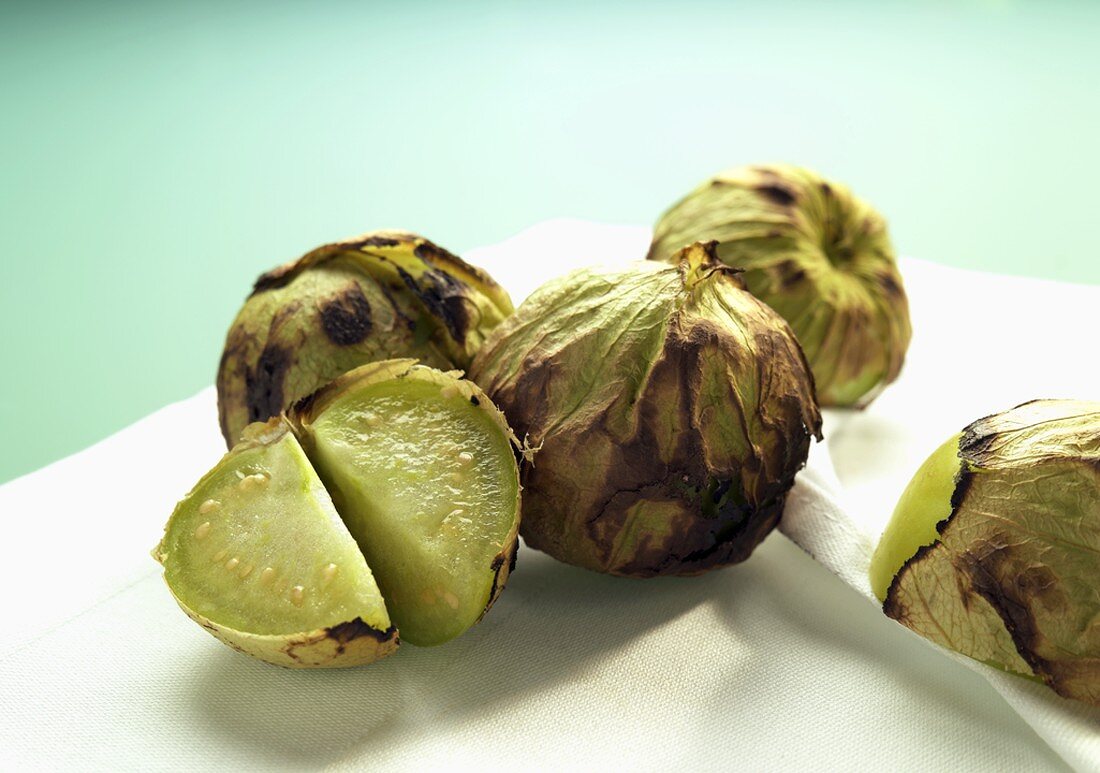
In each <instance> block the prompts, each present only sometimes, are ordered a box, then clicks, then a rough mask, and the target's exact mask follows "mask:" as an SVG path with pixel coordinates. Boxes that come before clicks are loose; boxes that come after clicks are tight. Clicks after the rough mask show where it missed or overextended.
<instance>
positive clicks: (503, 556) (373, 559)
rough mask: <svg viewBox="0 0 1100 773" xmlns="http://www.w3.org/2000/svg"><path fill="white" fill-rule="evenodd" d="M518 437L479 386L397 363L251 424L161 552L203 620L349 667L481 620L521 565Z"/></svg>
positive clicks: (248, 639) (175, 589)
mask: <svg viewBox="0 0 1100 773" xmlns="http://www.w3.org/2000/svg"><path fill="white" fill-rule="evenodd" d="M513 442H514V436H513V434H512V432H511V430H510V429H509V428H508V425H507V424H506V423H505V421H504V418H503V416H502V415H501V413H500V412H499V411H498V410H497V409H496V407H495V406H493V404H492V403H491V402H490V401H489V399H488V398H487V397H486V396H485V395H484V394H483V393H482V392H481V390H479V389H478V388H477V387H476V386H475V385H474V384H472V383H470V382H468V381H464V380H462V379H461V378H459V377H458V375H457V374H455V373H443V372H441V371H438V370H434V369H432V368H428V367H423V366H418V365H416V364H415V361H413V360H389V361H385V362H380V363H372V364H369V365H364V366H361V367H360V368H357V369H355V370H353V371H351V372H349V373H348V374H346V375H345V376H343V377H341V378H339V379H337V380H336V381H334V382H332V383H331V384H329V385H328V386H327V387H325V388H323V389H321V390H319V391H318V392H316V393H314V394H313V395H311V396H309V397H307V398H306V399H305V400H303V401H301V402H300V403H299V404H298V405H297V406H295V408H294V409H292V410H291V411H290V413H289V414H288V415H287V416H286V417H280V418H277V419H273V420H271V421H270V422H268V423H266V424H254V425H251V426H250V427H249V428H248V429H247V430H246V432H245V435H244V439H243V440H242V442H241V443H239V444H238V445H237V446H235V447H234V448H233V450H232V451H230V452H229V453H228V454H226V456H225V457H224V458H223V459H222V460H221V462H219V464H218V465H217V466H216V467H215V468H214V469H213V470H212V471H211V472H209V473H208V474H207V475H206V476H205V477H204V478H203V479H202V480H201V481H199V483H198V485H196V487H195V488H194V490H192V492H191V493H190V494H188V495H187V496H186V497H185V498H184V499H183V500H182V501H181V502H180V503H179V505H178V506H177V507H176V510H175V512H174V513H173V514H172V517H171V518H170V519H169V522H168V525H167V527H166V529H165V536H164V539H163V540H162V542H161V544H160V545H159V546H158V547H157V549H156V550H155V551H154V556H155V557H156V558H157V560H159V561H160V562H161V563H163V564H164V566H165V580H166V581H167V583H168V586H169V588H170V589H171V591H172V594H173V595H174V596H175V598H176V600H177V601H178V602H179V604H180V606H181V607H183V609H184V611H185V612H187V614H188V615H190V616H191V617H192V618H193V619H194V620H195V621H196V622H198V623H199V624H200V625H202V626H203V627H204V628H206V629H207V630H209V631H210V632H211V633H213V634H214V635H215V636H217V637H218V638H219V639H221V640H222V641H224V642H226V643H227V644H229V645H230V646H232V647H234V648H235V649H237V650H239V651H242V652H245V653H246V654H249V655H253V656H255V657H258V658H260V659H262V660H266V661H268V662H271V663H275V664H278V665H284V666H302V667H304V666H350V665H358V664H362V663H368V662H370V661H372V660H376V659H378V658H380V657H384V656H385V655H388V654H389V653H390V652H392V651H393V650H394V649H396V647H397V644H398V635H399V634H400V637H401V638H402V639H405V640H407V641H410V642H412V643H414V644H419V645H434V644H441V643H443V642H445V641H448V640H449V639H452V638H454V637H455V636H458V635H459V634H461V633H462V632H463V631H465V630H466V629H467V628H469V627H470V626H471V625H473V624H474V623H476V622H477V621H478V620H479V619H480V618H481V616H482V615H484V613H485V611H486V610H487V609H488V608H489V606H490V605H491V604H492V603H493V601H494V600H495V599H496V597H497V596H498V595H499V593H500V592H501V590H502V589H503V587H504V583H505V581H506V580H507V577H508V574H509V572H510V571H511V568H512V566H513V564H514V561H515V551H516V547H517V532H518V528H519V472H518V468H517V465H516V460H515V454H514V451H513Z"/></svg>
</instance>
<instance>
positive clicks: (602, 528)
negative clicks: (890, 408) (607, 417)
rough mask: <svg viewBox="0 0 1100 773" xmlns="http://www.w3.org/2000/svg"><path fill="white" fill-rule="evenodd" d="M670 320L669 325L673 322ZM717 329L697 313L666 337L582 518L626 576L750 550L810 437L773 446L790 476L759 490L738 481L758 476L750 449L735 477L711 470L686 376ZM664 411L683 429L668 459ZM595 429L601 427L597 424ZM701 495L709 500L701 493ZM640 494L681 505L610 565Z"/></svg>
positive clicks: (771, 522) (736, 557) (674, 570)
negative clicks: (627, 432) (633, 427)
mask: <svg viewBox="0 0 1100 773" xmlns="http://www.w3.org/2000/svg"><path fill="white" fill-rule="evenodd" d="M672 327H673V330H674V331H675V330H676V326H675V325H674V326H672ZM723 335H728V334H727V333H725V332H724V331H723V330H721V329H720V328H719V327H718V326H717V325H713V324H711V323H707V322H702V321H698V320H697V321H696V322H695V323H694V324H692V325H691V326H689V327H688V328H687V329H686V330H685V331H681V332H679V333H677V332H673V333H672V334H671V335H670V338H669V341H668V343H667V344H666V348H665V352H664V354H663V356H662V358H661V359H660V360H659V361H658V362H657V363H656V364H655V365H654V368H653V371H652V374H651V376H650V380H649V384H648V385H647V388H646V392H645V395H643V397H642V399H641V400H640V401H639V403H638V404H637V408H636V409H637V410H638V412H639V414H640V415H639V420H638V422H637V427H638V430H637V432H636V434H635V436H634V437H633V438H630V439H629V440H627V441H626V442H624V443H621V444H620V446H619V448H618V449H616V451H615V452H614V453H616V454H617V455H619V456H620V458H618V459H617V460H616V461H615V462H614V463H613V464H612V465H611V469H612V470H613V471H614V474H613V475H610V476H609V477H608V478H607V479H606V480H605V481H604V491H605V496H604V497H603V498H602V499H597V500H595V501H594V502H593V506H592V507H591V508H590V510H589V511H588V513H587V516H586V519H585V529H586V531H587V532H588V535H589V537H590V539H591V541H592V543H593V544H594V545H596V546H598V548H599V550H600V552H601V556H600V560H601V562H602V565H603V568H604V569H605V571H609V572H611V573H614V574H621V575H626V576H632V577H653V576H657V575H668V574H675V575H695V574H701V573H703V572H706V571H708V570H710V569H713V568H715V567H718V566H724V565H727V564H731V563H736V562H739V561H743V560H744V559H746V558H748V556H749V555H750V554H751V553H752V551H753V550H754V549H755V548H756V546H757V545H758V544H759V543H760V541H761V540H763V539H764V537H766V536H767V535H768V533H769V532H770V531H771V530H772V529H773V528H774V527H775V526H776V524H777V523H778V521H779V518H780V515H781V514H782V512H783V503H784V499H785V494H786V491H787V490H788V489H789V488H790V487H791V485H793V483H794V474H795V472H796V471H797V469H798V468H799V467H800V466H801V464H792V463H791V461H790V460H792V459H805V456H806V453H807V451H808V448H809V438H810V435H809V432H805V431H803V432H802V433H800V436H799V437H798V439H797V440H796V441H795V443H796V445H799V446H800V448H797V449H795V448H786V447H784V448H781V449H776V453H777V454H778V456H779V457H780V458H778V459H775V460H774V466H775V468H776V469H783V470H785V471H786V474H785V475H783V476H781V477H780V478H779V479H777V480H776V481H774V482H772V483H769V484H767V485H764V486H761V487H759V488H758V489H757V490H755V491H744V490H742V481H744V480H748V479H756V478H758V477H759V473H760V470H761V467H762V466H763V464H764V462H763V460H761V459H758V458H756V457H752V456H750V457H748V458H745V459H742V460H740V469H739V470H738V472H737V475H738V477H737V478H736V479H731V478H730V477H729V476H728V475H726V476H717V478H716V474H715V471H713V470H710V469H708V467H707V464H706V461H705V459H706V454H705V450H704V448H703V444H702V438H703V434H704V432H703V428H702V427H700V426H697V416H699V415H700V411H699V409H698V406H697V405H696V403H697V401H698V399H699V397H700V395H699V387H698V385H696V384H694V383H693V382H692V380H693V379H694V378H697V377H698V374H699V373H701V372H702V370H703V365H702V364H701V362H700V358H701V357H702V355H703V352H704V351H705V350H706V349H707V348H708V347H711V346H714V345H716V339H718V338H720V337H722V336H723ZM669 395H679V397H680V399H679V400H678V402H677V403H676V404H675V405H674V406H670V405H669V404H668V403H667V397H668V396H669ZM670 411H675V413H676V415H677V418H676V419H675V420H674V423H675V426H677V427H679V428H680V430H679V431H678V432H677V434H676V438H677V439H676V445H675V447H674V448H673V449H672V451H671V454H670V455H669V457H668V458H669V461H668V462H665V461H662V459H661V455H660V454H656V453H654V451H653V449H654V448H658V447H660V445H661V443H662V440H661V439H660V438H658V437H657V436H656V434H655V432H656V431H657V430H658V428H660V427H662V426H664V424H665V423H666V422H667V421H668V418H667V417H668V413H669V412H670ZM593 431H594V432H601V431H602V428H601V427H600V426H595V427H593ZM781 445H782V444H781ZM707 497H710V498H711V499H712V501H709V502H708V501H705V500H706V498H707ZM639 502H662V503H665V504H666V505H667V506H671V507H673V508H674V509H675V511H676V512H677V513H678V515H676V516H674V518H675V521H676V522H675V523H674V524H672V525H671V526H672V528H670V529H668V532H667V534H666V535H665V536H664V537H663V538H661V537H660V536H657V535H650V536H647V537H643V538H641V539H640V540H639V541H638V542H637V543H636V544H635V545H634V546H633V549H632V550H631V551H630V558H629V560H627V561H625V562H621V563H616V562H617V561H618V560H619V559H617V558H616V557H615V556H614V554H613V548H614V544H615V541H616V538H617V537H618V536H619V535H620V534H621V532H622V531H623V530H624V529H625V528H626V527H627V522H628V520H630V518H631V509H632V508H633V507H634V506H635V505H636V504H637V503H639ZM525 536H526V535H525ZM529 541H530V540H529Z"/></svg>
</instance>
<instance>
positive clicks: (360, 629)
mask: <svg viewBox="0 0 1100 773" xmlns="http://www.w3.org/2000/svg"><path fill="white" fill-rule="evenodd" d="M325 636H327V637H328V638H330V639H332V640H333V641H334V642H336V654H337V655H342V654H343V653H344V650H346V649H347V646H348V645H349V644H350V643H352V642H353V641H355V640H356V639H362V638H364V637H366V638H371V639H374V640H375V641H376V642H378V643H379V644H383V643H385V642H388V641H390V640H391V639H392V640H393V641H394V642H395V643H396V642H397V641H398V638H397V628H396V627H394V626H392V625H391V626H390V627H389V628H387V629H386V630H384V631H380V630H378V629H377V628H373V627H371V626H369V625H367V624H366V623H365V622H363V618H361V617H357V618H355V619H354V620H349V621H348V622H346V623H340V624H339V625H334V626H332V627H331V628H326V629H325Z"/></svg>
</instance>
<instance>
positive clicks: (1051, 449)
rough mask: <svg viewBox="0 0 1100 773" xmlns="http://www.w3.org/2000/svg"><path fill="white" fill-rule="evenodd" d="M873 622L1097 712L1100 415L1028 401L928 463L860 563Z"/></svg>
mask: <svg viewBox="0 0 1100 773" xmlns="http://www.w3.org/2000/svg"><path fill="white" fill-rule="evenodd" d="M870 574H871V585H872V589H873V590H874V592H875V594H876V595H877V596H878V597H879V599H880V600H882V601H883V611H884V612H885V613H886V614H887V615H889V616H890V617H892V618H894V619H895V620H897V621H898V622H900V623H902V624H903V625H905V626H907V627H908V628H910V629H912V630H913V631H915V632H916V633H918V634H920V635H921V636H924V637H925V638H927V639H930V640H932V641H933V642H935V643H937V644H940V645H942V646H944V647H948V648H950V649H953V650H955V651H957V652H960V653H962V654H963V655H967V656H969V657H971V658H973V659H975V660H979V661H981V662H983V663H987V664H989V665H992V666H995V667H997V668H1000V669H1003V670H1006V671H1010V672H1013V673H1016V674H1020V675H1023V676H1029V677H1033V678H1036V679H1039V680H1041V681H1042V682H1044V683H1045V684H1046V685H1047V686H1049V687H1050V688H1051V689H1053V690H1054V691H1055V692H1057V693H1058V694H1059V695H1061V696H1063V697H1066V698H1073V699H1075V700H1080V701H1085V702H1087V703H1092V704H1094V705H1100V625H1098V624H1097V621H1098V620H1100V596H1098V594H1097V590H1096V588H1097V577H1100V403H1096V402H1083V401H1077V400H1036V401H1033V402H1030V403H1024V404H1023V405H1019V406H1017V407H1015V408H1013V409H1011V410H1008V411H1005V412H1003V413H999V414H995V415H993V416H987V417H986V418H984V419H979V420H978V421H976V422H974V423H973V424H971V425H970V426H968V427H966V428H965V429H964V430H963V431H962V433H961V434H960V435H956V436H955V437H953V438H951V439H950V440H949V441H948V442H947V443H945V444H944V445H942V446H941V447H940V448H939V449H938V450H936V451H935V452H934V453H933V454H932V456H931V457H929V458H928V460H927V461H926V462H925V463H924V464H923V465H922V466H921V468H920V469H919V470H918V471H917V473H916V475H915V476H914V478H913V481H912V482H911V483H910V484H909V487H908V488H907V489H906V490H905V492H904V493H903V494H902V496H901V498H900V500H899V501H898V505H897V508H896V509H895V511H894V515H893V517H892V519H891V520H890V523H889V525H888V526H887V528H886V531H885V533H884V534H883V536H882V539H881V541H880V542H879V545H878V548H877V549H876V551H875V554H874V556H873V557H872V559H871V566H870Z"/></svg>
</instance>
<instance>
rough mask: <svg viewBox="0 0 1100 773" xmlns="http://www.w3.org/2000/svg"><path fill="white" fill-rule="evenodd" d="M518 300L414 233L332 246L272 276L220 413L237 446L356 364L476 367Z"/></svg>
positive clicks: (259, 289)
mask: <svg viewBox="0 0 1100 773" xmlns="http://www.w3.org/2000/svg"><path fill="white" fill-rule="evenodd" d="M511 313H512V302H511V300H509V298H508V294H507V293H506V292H505V291H504V289H503V288H502V287H500V285H498V284H497V283H496V282H494V281H493V279H492V278H491V277H490V276H489V275H488V274H487V273H485V272H484V271H482V270H481V269H478V268H475V267H474V266H471V265H470V264H468V263H466V262H465V261H463V260H462V259H461V258H459V257H457V256H456V255H452V254H451V253H449V252H447V251H446V250H444V249H443V248H441V247H439V246H437V245H435V244H433V243H432V242H430V241H428V240H427V239H425V238H424V237H422V236H417V235H416V234H411V233H405V232H403V231H375V232H372V233H368V234H364V235H363V236H359V237H356V238H354V239H348V240H346V241H342V242H336V243H334V244H326V245H324V246H322V247H318V248H317V249H315V250H313V251H311V252H309V253H307V254H305V255H303V256H302V257H301V258H299V259H298V260H296V261H294V262H292V263H288V264H286V265H284V266H280V267H279V268H276V269H274V270H273V271H270V272H268V273H266V274H264V275H263V276H261V277H260V278H259V279H258V280H257V281H256V284H255V286H254V288H253V291H252V294H251V295H250V296H249V297H248V299H247V300H246V301H245V303H244V306H243V307H242V308H241V310H240V312H239V313H238V314H237V318H236V319H235V320H234V321H233V324H232V326H231V327H230V329H229V334H228V335H227V336H226V341H225V350H224V351H223V353H222V358H221V362H220V364H219V365H218V377H217V389H218V417H219V421H220V424H221V430H222V435H223V436H224V437H225V440H226V443H227V444H228V445H230V446H232V445H233V444H234V443H235V442H236V441H237V439H238V437H239V436H240V432H241V430H242V429H243V428H244V427H245V426H246V425H247V424H250V423H251V422H254V421H265V420H267V419H268V418H270V417H272V416H275V415H277V414H279V413H280V412H281V411H283V410H285V409H286V408H288V407H289V406H291V405H292V404H294V403H295V402H296V401H297V400H299V399H300V398H302V397H305V396H306V395H308V394H310V393H312V392H313V391H314V390H316V389H319V388H320V387H322V386H324V385H325V384H327V383H328V382H329V381H331V380H332V379H334V378H336V377H337V376H339V375H341V374H342V373H346V372H347V371H349V370H351V369H352V368H354V367H356V366H358V365H362V364H364V363H367V362H374V361H377V360H384V359H388V358H391V357H415V358H417V359H419V360H420V361H421V362H423V363H424V364H425V365H430V366H433V367H438V368H443V369H448V368H465V367H467V366H468V365H469V364H470V360H471V359H473V356H474V354H475V353H476V352H477V350H478V348H479V347H480V346H481V343H482V342H483V341H484V340H485V336H486V335H488V333H489V331H490V330H492V329H493V328H494V327H496V325H497V324H499V323H500V321H501V320H503V319H504V318H505V317H507V316H508V315H509V314H511Z"/></svg>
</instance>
